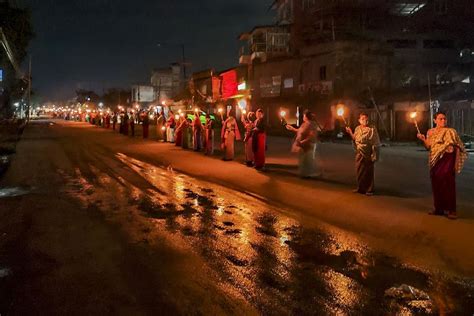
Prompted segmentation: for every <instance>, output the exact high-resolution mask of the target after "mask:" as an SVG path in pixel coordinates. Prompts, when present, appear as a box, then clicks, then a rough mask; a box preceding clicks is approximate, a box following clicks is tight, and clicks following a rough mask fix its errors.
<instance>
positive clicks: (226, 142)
mask: <svg viewBox="0 0 474 316" xmlns="http://www.w3.org/2000/svg"><path fill="white" fill-rule="evenodd" d="M221 139H222V145H221V146H222V149H223V150H224V158H222V160H224V161H229V160H233V159H234V143H235V140H236V139H237V140H240V139H241V138H240V131H239V127H238V126H237V120H236V119H235V117H234V114H233V113H232V111H229V113H228V117H227V119H226V120H225V121H224V123H223V124H222V130H221Z"/></svg>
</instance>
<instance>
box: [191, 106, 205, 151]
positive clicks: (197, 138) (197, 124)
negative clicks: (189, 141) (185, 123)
mask: <svg viewBox="0 0 474 316" xmlns="http://www.w3.org/2000/svg"><path fill="white" fill-rule="evenodd" d="M194 112H195V115H194V120H193V123H192V127H193V150H194V151H201V136H202V130H203V126H202V123H201V117H200V116H199V110H197V109H196V110H195V111H194Z"/></svg>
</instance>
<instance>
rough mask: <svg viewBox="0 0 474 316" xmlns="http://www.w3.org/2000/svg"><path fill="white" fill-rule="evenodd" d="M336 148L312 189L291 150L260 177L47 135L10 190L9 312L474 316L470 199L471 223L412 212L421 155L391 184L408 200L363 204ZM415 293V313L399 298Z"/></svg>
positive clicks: (187, 157) (2, 295)
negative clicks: (411, 172)
mask: <svg viewBox="0 0 474 316" xmlns="http://www.w3.org/2000/svg"><path fill="white" fill-rule="evenodd" d="M282 142H284V141H282ZM281 146H285V144H281ZM332 146H334V147H332ZM274 148H277V146H275V147H274ZM324 150H325V148H324V147H323V152H322V155H323V159H326V160H325V161H326V163H325V164H324V170H323V171H324V173H323V176H324V177H325V178H324V180H323V181H303V180H300V179H297V178H296V177H294V176H292V175H291V172H293V171H294V170H293V169H292V167H290V165H291V163H290V160H291V159H289V158H288V156H287V155H281V156H278V152H277V153H274V154H273V153H272V152H270V156H271V158H270V160H269V163H270V165H271V171H270V172H268V173H263V174H262V173H257V172H256V171H254V170H252V169H249V168H246V167H244V166H243V165H241V164H240V163H238V162H231V163H226V162H222V161H219V160H217V159H214V158H208V157H204V156H202V155H200V154H196V153H193V152H190V151H183V150H181V149H177V148H174V147H173V146H171V145H168V144H157V143H153V142H151V141H148V142H146V141H143V140H139V139H130V138H126V137H124V136H121V135H117V134H114V133H112V132H111V131H107V130H103V129H97V128H95V127H91V126H90V125H88V124H83V123H65V122H61V121H54V123H50V122H48V121H38V122H35V123H33V124H32V125H30V126H29V127H28V128H27V130H26V131H25V134H24V135H23V139H22V141H21V142H20V143H19V145H18V147H17V155H16V156H15V158H14V160H13V163H12V165H11V168H10V169H9V171H8V172H7V174H6V175H5V177H4V179H2V181H1V182H0V203H1V204H0V206H1V207H0V217H1V218H2V221H1V222H0V255H1V256H0V313H1V314H2V315H3V314H7V315H8V314H31V313H35V314H39V313H41V314H66V313H69V314H104V313H107V314H112V313H113V314H117V313H118V314H163V313H166V314H238V315H242V314H268V315H273V314H275V315H281V314H298V315H300V314H319V315H321V314H364V315H365V314H374V315H380V314H403V315H410V314H412V313H415V312H420V311H421V312H425V313H428V314H438V313H445V312H451V313H453V314H456V315H457V314H468V313H472V312H473V307H474V281H473V279H472V278H471V277H472V269H469V267H470V263H471V261H470V259H469V256H468V259H465V260H461V262H456V260H458V258H462V256H461V255H460V254H459V253H460V252H462V250H463V249H464V251H465V252H469V250H470V248H468V247H469V242H468V241H466V242H464V241H462V240H461V241H460V243H461V244H463V243H465V244H466V246H462V247H453V248H451V247H450V242H451V241H452V239H451V238H465V237H467V233H466V232H470V231H472V220H471V219H469V214H470V212H469V210H468V209H467V208H466V207H465V203H470V202H469V198H470V197H469V196H467V199H465V197H464V196H462V197H461V200H462V202H461V205H462V208H463V209H464V211H463V214H467V216H466V217H467V218H465V219H462V220H460V221H458V222H450V221H448V220H445V219H441V218H431V217H428V216H425V214H423V213H422V212H421V211H414V209H417V208H418V207H419V205H423V203H426V200H427V199H429V196H427V193H426V191H427V190H426V189H421V190H420V191H416V192H411V191H410V188H407V187H405V186H404V184H403V183H404V182H403V179H398V178H400V177H399V176H398V173H401V170H403V168H405V167H407V168H408V167H409V164H411V163H413V164H414V168H415V169H416V170H418V168H420V170H422V169H421V168H423V167H424V162H423V161H424V159H423V155H424V154H423V153H421V152H414V153H413V152H411V151H409V150H407V153H406V154H405V153H404V154H403V156H396V155H395V156H393V157H392V156H391V155H390V156H388V157H390V158H388V157H387V160H386V162H385V163H387V165H388V164H390V163H393V161H392V160H390V159H395V161H398V162H399V164H398V166H399V168H397V169H395V170H393V168H392V169H390V168H387V171H383V170H384V168H385V167H384V166H383V165H382V166H381V168H380V169H381V170H380V173H379V174H378V177H380V176H382V178H380V179H381V180H383V179H384V178H383V176H385V177H392V175H394V176H395V177H396V178H397V179H398V181H399V182H397V183H400V186H399V187H395V188H393V189H392V186H390V185H380V191H381V193H382V194H385V195H386V196H383V195H382V196H378V197H374V198H373V199H369V200H368V199H366V198H365V197H362V196H354V195H352V194H350V193H348V192H347V191H349V188H350V183H351V180H350V177H349V176H345V177H341V176H340V174H341V172H342V171H341V170H339V169H338V168H336V166H338V165H340V164H342V165H344V168H348V170H350V169H351V168H350V165H349V164H347V159H348V158H349V159H350V150H349V149H348V148H347V146H345V147H344V146H342V147H341V146H339V147H338V146H335V145H327V146H326V152H325V151H324ZM339 151H340V153H339ZM279 152H281V151H279ZM332 152H334V153H336V154H335V155H334V154H333V153H332ZM325 155H326V156H325ZM328 157H329V159H328ZM403 157H408V158H409V162H408V163H407V162H406V160H407V159H406V158H405V159H404V158H403ZM382 164H383V163H382ZM346 165H347V166H346ZM422 165H423V166H422ZM389 169H390V170H389ZM392 170H393V171H392ZM384 172H386V173H384ZM471 172H472V171H471ZM338 177H341V179H338ZM412 177H413V178H414V179H415V180H416V181H419V185H420V186H421V185H425V186H426V183H425V182H426V180H425V179H422V178H421V177H420V178H421V179H417V177H416V176H412ZM390 180H391V181H392V180H393V179H390ZM462 181H464V180H462V179H461V187H462V186H463V185H464V184H463V182H462ZM413 185H414V186H416V185H418V183H417V182H415V183H414V184H413ZM461 191H463V192H464V189H462V190H461ZM462 194H465V193H462ZM2 195H3V197H2ZM315 201H316V202H315ZM466 201H467V202H466ZM389 203H393V204H394V206H393V207H391V206H390V207H388V205H389ZM463 203H464V204H463ZM381 205H382V206H385V207H380V206H381ZM377 207H379V208H380V209H377ZM384 208H385V209H384ZM374 210H376V211H377V213H376V214H374ZM394 212H399V214H400V216H399V217H393V213H394ZM390 216H392V217H390ZM387 218H390V222H389V223H387V220H386V219H387ZM415 223H423V225H424V226H425V227H423V229H420V227H419V226H417V225H415ZM377 227H378V229H377ZM438 232H439V234H438ZM436 234H438V235H436ZM414 237H417V238H418V239H419V242H418V243H417V242H413V241H412V242H408V243H406V244H405V243H404V242H406V241H407V240H410V239H413V238H414ZM390 240H392V241H390ZM395 244H397V245H398V246H394V245H395ZM458 261H459V260H458ZM448 267H450V268H448ZM440 270H442V271H443V272H441V271H440ZM402 284H407V285H409V286H411V287H410V288H408V287H405V288H404V289H405V290H406V289H408V292H409V293H407V292H405V295H407V296H408V298H407V299H406V300H400V299H395V298H393V297H391V294H390V293H392V294H393V293H395V294H393V295H394V296H397V295H396V291H392V292H390V291H389V292H387V295H385V292H386V291H387V290H388V289H390V288H397V287H399V286H400V285H402ZM417 289H418V290H419V291H422V292H424V293H426V294H427V295H428V296H429V298H428V297H426V296H425V295H424V293H422V292H418V291H417ZM413 293H414V294H413ZM411 296H413V297H411ZM410 297H411V298H410Z"/></svg>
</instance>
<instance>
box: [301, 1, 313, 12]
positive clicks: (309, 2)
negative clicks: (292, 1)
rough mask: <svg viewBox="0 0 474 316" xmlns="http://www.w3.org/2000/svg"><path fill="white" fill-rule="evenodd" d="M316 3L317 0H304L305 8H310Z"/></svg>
mask: <svg viewBox="0 0 474 316" xmlns="http://www.w3.org/2000/svg"><path fill="white" fill-rule="evenodd" d="M315 5H316V0H303V10H307V9H310V8H312V7H314V6H315Z"/></svg>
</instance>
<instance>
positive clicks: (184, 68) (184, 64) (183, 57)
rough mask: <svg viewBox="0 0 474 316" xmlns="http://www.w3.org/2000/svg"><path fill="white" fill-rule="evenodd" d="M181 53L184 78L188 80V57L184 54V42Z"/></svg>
mask: <svg viewBox="0 0 474 316" xmlns="http://www.w3.org/2000/svg"><path fill="white" fill-rule="evenodd" d="M181 54H182V60H183V77H184V78H183V79H184V81H185V82H186V57H185V56H184V44H181Z"/></svg>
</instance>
